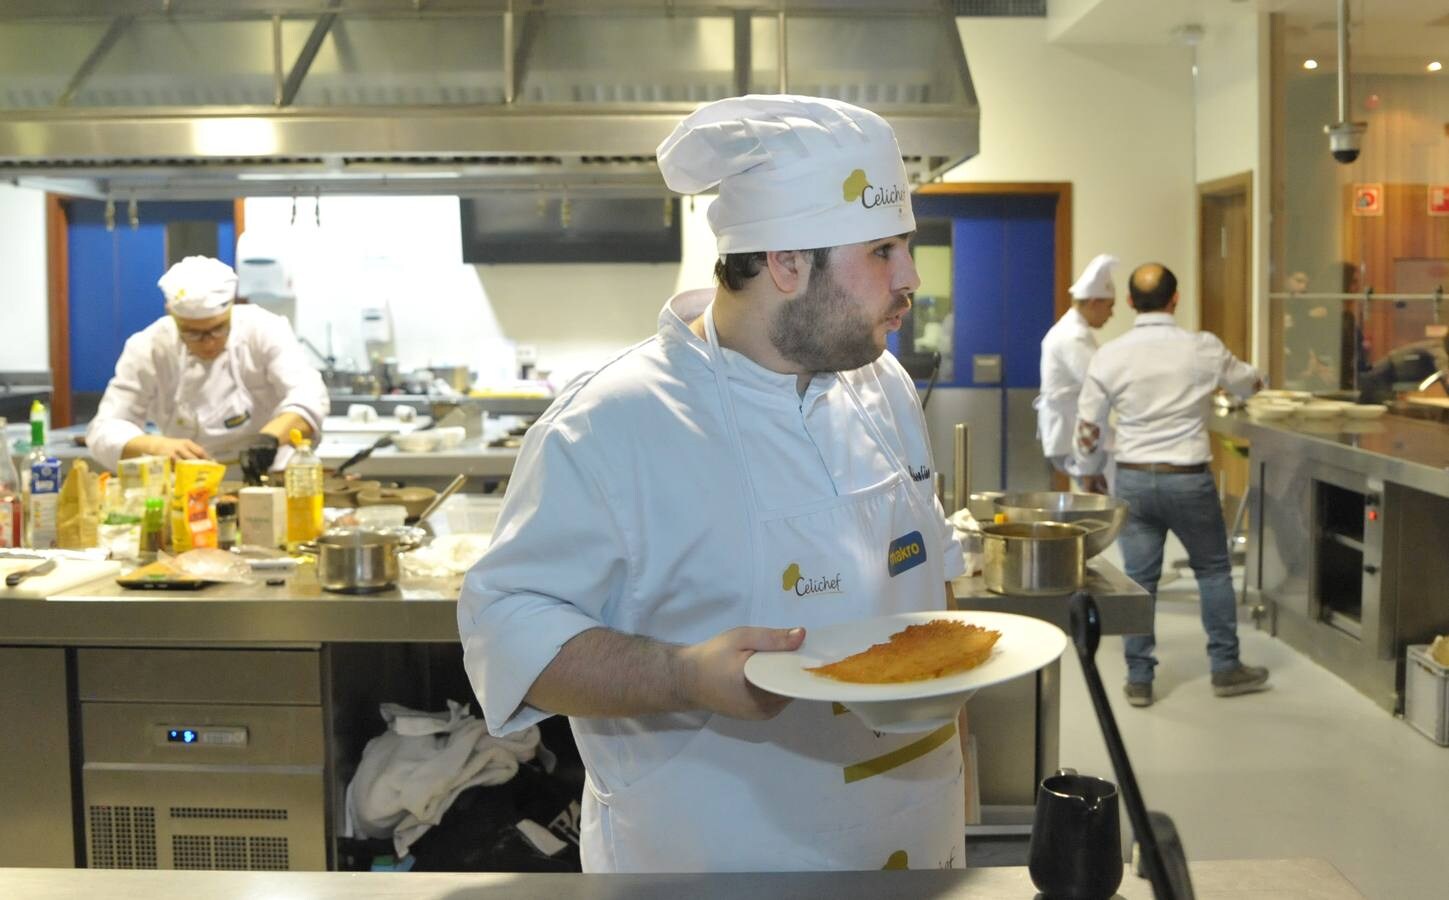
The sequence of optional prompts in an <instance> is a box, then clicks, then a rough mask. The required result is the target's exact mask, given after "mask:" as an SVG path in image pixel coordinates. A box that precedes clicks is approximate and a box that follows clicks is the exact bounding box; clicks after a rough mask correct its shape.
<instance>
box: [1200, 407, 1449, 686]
mask: <svg viewBox="0 0 1449 900" xmlns="http://www.w3.org/2000/svg"><path fill="white" fill-rule="evenodd" d="M1209 424H1210V427H1211V428H1212V429H1213V430H1214V431H1215V432H1217V433H1219V434H1222V435H1226V436H1229V437H1235V438H1239V439H1243V440H1245V441H1246V442H1247V443H1248V444H1249V445H1250V447H1251V450H1250V461H1251V465H1250V470H1249V471H1250V478H1249V489H1248V528H1249V535H1250V537H1249V541H1248V565H1247V577H1246V581H1247V590H1248V594H1249V597H1250V598H1251V599H1252V600H1253V601H1255V602H1256V603H1257V604H1258V605H1259V606H1260V608H1261V609H1262V610H1263V611H1264V612H1265V613H1267V615H1268V620H1269V623H1270V626H1271V628H1272V631H1273V634H1275V635H1276V636H1277V637H1279V638H1281V639H1282V640H1283V641H1284V642H1285V643H1287V644H1289V645H1291V646H1292V647H1294V648H1295V649H1297V650H1299V651H1301V652H1303V653H1305V654H1307V655H1308V656H1310V657H1311V658H1312V659H1314V661H1316V662H1318V663H1319V664H1320V665H1322V666H1324V667H1325V668H1327V669H1329V670H1330V671H1332V672H1334V673H1335V674H1337V675H1338V676H1339V677H1341V678H1343V679H1344V680H1346V681H1348V682H1349V683H1350V684H1352V685H1354V686H1355V687H1356V688H1358V689H1359V690H1360V691H1361V692H1363V693H1364V695H1366V696H1367V697H1369V698H1370V699H1372V700H1373V701H1374V702H1375V703H1378V704H1379V705H1380V706H1382V707H1383V708H1384V709H1386V710H1389V711H1391V712H1393V711H1397V710H1399V709H1401V708H1402V702H1403V683H1404V671H1403V670H1404V649H1405V647H1406V646H1407V645H1410V644H1416V643H1423V642H1426V641H1428V640H1430V639H1432V638H1433V636H1434V635H1436V634H1440V633H1443V632H1444V631H1446V630H1449V601H1446V599H1445V593H1444V589H1443V586H1444V584H1445V583H1446V582H1449V555H1446V554H1445V553H1444V536H1445V533H1446V525H1445V523H1446V522H1449V426H1446V425H1444V424H1441V423H1438V422H1429V421H1423V420H1419V419H1409V418H1405V417H1402V416H1395V415H1386V416H1383V417H1381V418H1379V419H1374V420H1370V421H1363V422H1355V421H1343V420H1336V419H1331V420H1327V421H1312V420H1309V421H1300V420H1297V419H1286V420H1281V421H1273V422H1263V421H1254V420H1252V419H1250V418H1248V417H1247V416H1246V415H1245V414H1244V413H1241V412H1237V413H1231V414H1220V415H1217V416H1214V417H1212V418H1211V419H1209Z"/></svg>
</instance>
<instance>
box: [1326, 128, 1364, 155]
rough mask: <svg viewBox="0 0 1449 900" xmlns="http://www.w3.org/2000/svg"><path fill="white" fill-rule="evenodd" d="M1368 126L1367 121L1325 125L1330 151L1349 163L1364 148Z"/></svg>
mask: <svg viewBox="0 0 1449 900" xmlns="http://www.w3.org/2000/svg"><path fill="white" fill-rule="evenodd" d="M1367 127H1368V125H1367V123H1365V122H1335V123H1333V124H1332V125H1325V126H1323V131H1324V133H1325V134H1327V135H1328V152H1330V153H1332V154H1333V158H1334V159H1336V160H1338V161H1339V162H1341V163H1343V164H1344V165H1345V166H1346V165H1349V164H1350V163H1352V162H1353V161H1354V160H1356V159H1358V154H1359V151H1360V150H1361V149H1363V133H1364V131H1365V130H1366V129H1367Z"/></svg>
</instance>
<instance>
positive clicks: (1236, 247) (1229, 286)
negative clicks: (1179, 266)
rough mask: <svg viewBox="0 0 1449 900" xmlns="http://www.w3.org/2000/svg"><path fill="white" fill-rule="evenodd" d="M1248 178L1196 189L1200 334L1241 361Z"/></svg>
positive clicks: (1247, 292) (1245, 346) (1247, 272)
mask: <svg viewBox="0 0 1449 900" xmlns="http://www.w3.org/2000/svg"><path fill="white" fill-rule="evenodd" d="M1250 178H1251V176H1248V175H1243V176H1235V177H1233V178H1230V179H1225V180H1224V181H1222V182H1213V183H1210V184H1205V185H1201V186H1199V188H1198V190H1199V198H1198V199H1199V204H1198V209H1199V216H1198V272H1199V278H1200V281H1199V291H1198V302H1199V308H1200V309H1201V310H1202V330H1203V331H1211V332H1212V333H1213V334H1216V335H1217V336H1218V337H1220V338H1222V341H1223V343H1224V344H1226V345H1227V347H1228V349H1229V350H1231V351H1232V352H1233V355H1234V356H1236V357H1238V358H1239V359H1244V360H1246V359H1249V358H1250V356H1251V353H1250V344H1249V340H1250V335H1251V326H1250V322H1251V315H1252V313H1251V297H1252V270H1253V255H1252V249H1253V242H1252V223H1251V220H1250V218H1249V215H1248V210H1249V200H1250V198H1251V196H1252V192H1253V188H1252V182H1251V180H1249V179H1250Z"/></svg>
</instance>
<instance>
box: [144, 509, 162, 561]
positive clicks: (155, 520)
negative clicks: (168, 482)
mask: <svg viewBox="0 0 1449 900" xmlns="http://www.w3.org/2000/svg"><path fill="white" fill-rule="evenodd" d="M165 519H166V501H164V500H162V499H161V498H160V497H147V498H146V512H145V515H144V516H143V517H142V519H141V541H140V544H139V545H138V549H139V551H140V559H141V562H152V561H154V560H155V559H156V552H157V551H158V550H160V549H161V530H162V525H163V523H164V522H165Z"/></svg>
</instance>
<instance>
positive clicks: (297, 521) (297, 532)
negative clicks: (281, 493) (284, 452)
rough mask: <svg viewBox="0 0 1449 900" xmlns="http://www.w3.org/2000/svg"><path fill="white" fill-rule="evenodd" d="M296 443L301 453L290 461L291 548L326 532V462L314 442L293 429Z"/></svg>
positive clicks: (296, 454)
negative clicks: (324, 480)
mask: <svg viewBox="0 0 1449 900" xmlns="http://www.w3.org/2000/svg"><path fill="white" fill-rule="evenodd" d="M291 438H292V446H294V447H296V448H297V452H296V453H294V454H292V458H291V460H290V461H289V462H288V463H287V471H286V475H285V478H286V484H287V549H288V550H296V549H297V547H298V546H299V545H301V544H305V543H308V542H310V541H315V540H317V538H318V537H320V536H321V534H322V462H321V461H320V460H319V459H317V457H316V455H315V454H314V453H313V452H312V442H311V441H309V440H306V439H305V438H303V437H302V433H301V432H300V431H298V430H297V429H295V428H294V429H292V434H291Z"/></svg>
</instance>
